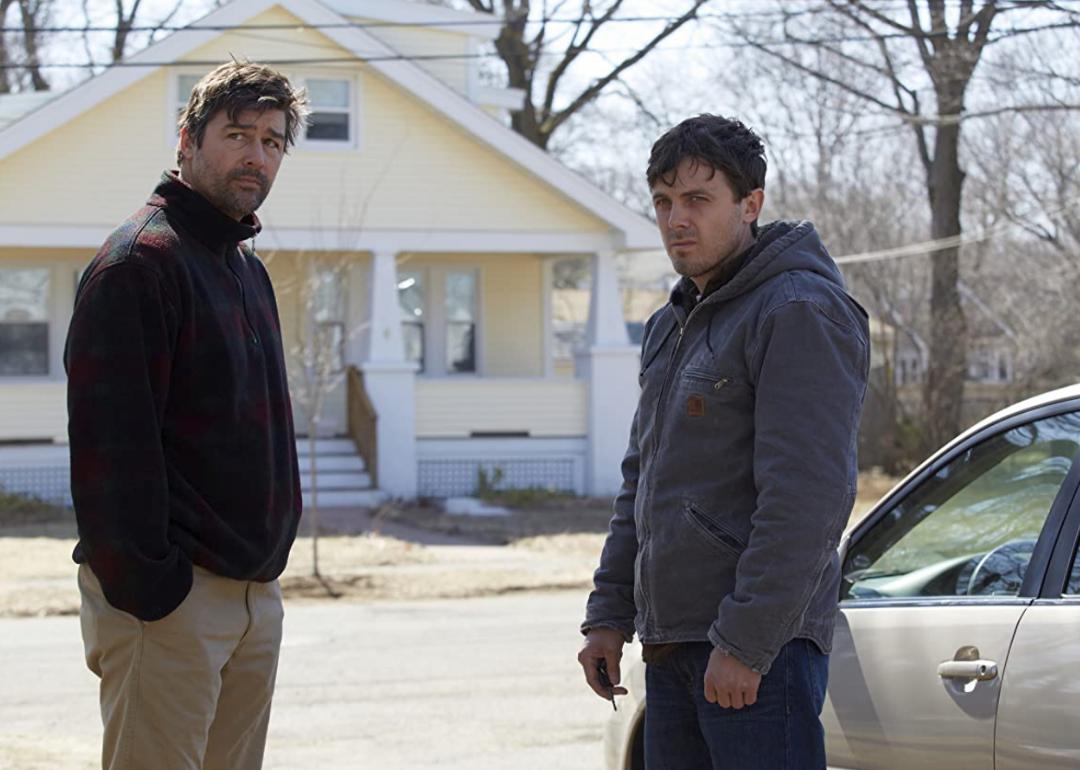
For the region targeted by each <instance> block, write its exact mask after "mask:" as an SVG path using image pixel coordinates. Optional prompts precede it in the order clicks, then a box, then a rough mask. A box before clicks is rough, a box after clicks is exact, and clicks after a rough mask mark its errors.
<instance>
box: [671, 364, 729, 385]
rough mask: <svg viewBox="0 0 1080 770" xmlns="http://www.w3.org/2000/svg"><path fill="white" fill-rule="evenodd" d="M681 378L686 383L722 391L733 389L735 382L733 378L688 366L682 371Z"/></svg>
mask: <svg viewBox="0 0 1080 770" xmlns="http://www.w3.org/2000/svg"><path fill="white" fill-rule="evenodd" d="M682 378H683V379H684V380H686V381H687V382H693V383H695V384H697V383H700V384H703V385H708V386H711V388H710V389H711V390H724V389H725V388H731V387H734V386H735V385H736V384H737V381H736V379H735V378H734V377H727V376H725V375H722V374H717V373H716V372H710V371H709V370H707V369H699V368H697V367H694V366H688V367H686V368H685V369H683V371H682Z"/></svg>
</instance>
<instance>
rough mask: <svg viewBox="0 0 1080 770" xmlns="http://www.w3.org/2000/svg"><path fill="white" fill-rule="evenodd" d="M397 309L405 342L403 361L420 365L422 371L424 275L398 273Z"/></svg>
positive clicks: (418, 273)
mask: <svg viewBox="0 0 1080 770" xmlns="http://www.w3.org/2000/svg"><path fill="white" fill-rule="evenodd" d="M398 307H399V308H400V309H401V334H402V337H404V341H405V360H406V361H412V362H414V363H417V364H419V365H420V371H424V321H425V317H424V274H423V273H420V272H402V273H398Z"/></svg>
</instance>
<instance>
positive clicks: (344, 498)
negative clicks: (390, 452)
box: [301, 489, 389, 534]
mask: <svg viewBox="0 0 1080 770" xmlns="http://www.w3.org/2000/svg"><path fill="white" fill-rule="evenodd" d="M388 498H389V495H387V494H386V493H385V492H381V491H379V490H378V489H350V490H327V491H323V490H321V489H320V490H319V499H318V502H319V505H320V506H325V507H327V508H351V507H353V506H362V507H365V508H375V507H377V506H379V505H382V504H383V503H384V502H386V500H387V499H388ZM310 504H311V499H310V495H309V494H308V493H304V507H305V508H306V507H307V506H309V505H310ZM301 534H303V530H301Z"/></svg>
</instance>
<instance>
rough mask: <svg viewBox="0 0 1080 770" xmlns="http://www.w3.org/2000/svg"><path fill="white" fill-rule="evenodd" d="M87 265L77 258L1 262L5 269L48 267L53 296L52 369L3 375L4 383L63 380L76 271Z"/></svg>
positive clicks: (50, 322) (49, 311)
mask: <svg viewBox="0 0 1080 770" xmlns="http://www.w3.org/2000/svg"><path fill="white" fill-rule="evenodd" d="M85 267H86V265H85V264H84V265H81V266H80V265H79V264H78V263H74V262H50V263H47V264H42V263H40V262H33V261H31V260H23V259H20V260H15V261H11V262H7V261H5V262H2V263H0V268H3V269H4V270H48V271H49V296H48V298H47V299H46V307H47V315H46V318H45V323H46V324H48V329H49V333H48V340H49V357H48V367H49V368H48V372H47V373H45V374H27V375H23V376H20V375H0V385H33V384H35V383H52V382H63V381H64V380H66V379H67V375H66V374H65V373H64V343H65V342H66V341H67V332H68V326H69V325H70V324H71V312H72V310H73V306H74V304H75V290H76V288H78V287H77V286H76V284H75V273H76V272H77V271H78V270H80V269H84V268H85Z"/></svg>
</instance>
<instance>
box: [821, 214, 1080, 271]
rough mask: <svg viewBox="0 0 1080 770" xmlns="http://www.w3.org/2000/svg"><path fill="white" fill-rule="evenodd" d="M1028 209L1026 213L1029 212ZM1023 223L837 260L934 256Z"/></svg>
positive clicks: (1006, 223) (857, 261)
mask: <svg viewBox="0 0 1080 770" xmlns="http://www.w3.org/2000/svg"><path fill="white" fill-rule="evenodd" d="M1078 202H1080V199H1078V198H1072V199H1069V200H1067V201H1065V202H1064V203H1062V204H1061V205H1059V206H1055V207H1054V208H1052V209H1048V210H1044V211H1043V212H1042V213H1044V214H1046V215H1047V216H1054V215H1055V214H1059V213H1061V212H1062V211H1065V210H1066V209H1069V208H1072V207H1074V206H1075V205H1076V204H1077V203H1078ZM1038 210H1039V207H1037V206H1032V207H1031V208H1030V209H1029V211H1028V212H1027V213H1034V212H1036V211H1038ZM1027 213H1025V216H1026V215H1027ZM1020 227H1022V225H1021V224H1020V223H1018V222H1014V221H1004V222H999V223H997V224H995V225H990V226H989V227H983V228H981V229H979V230H975V231H973V232H964V233H961V234H960V235H953V236H949V237H947V238H936V239H934V240H931V241H923V242H922V243H911V244H908V245H907V246H897V247H896V248H892V249H880V250H878V251H864V252H861V253H859V254H846V255H844V256H842V257H835V258H834V259H833V261H834V262H836V264H838V265H851V264H860V263H866V262H884V261H887V260H892V259H902V258H904V257H923V256H934V255H936V254H937V253H938V252H941V251H944V250H946V249H952V248H958V247H961V246H967V245H969V244H972V243H981V242H982V241H990V240H993V239H995V238H999V237H1001V236H1002V235H1005V234H1006V233H1008V232H1011V231H1013V230H1016V229H1018V228H1020Z"/></svg>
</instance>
